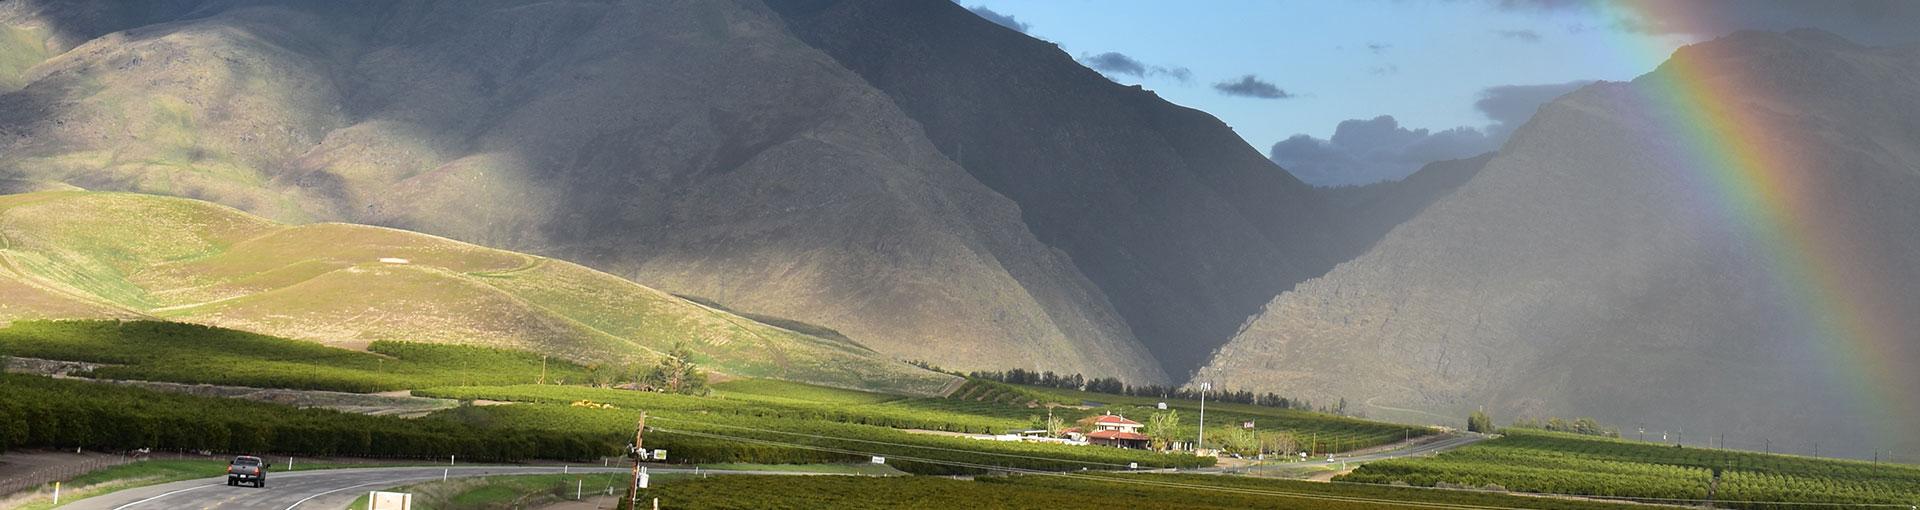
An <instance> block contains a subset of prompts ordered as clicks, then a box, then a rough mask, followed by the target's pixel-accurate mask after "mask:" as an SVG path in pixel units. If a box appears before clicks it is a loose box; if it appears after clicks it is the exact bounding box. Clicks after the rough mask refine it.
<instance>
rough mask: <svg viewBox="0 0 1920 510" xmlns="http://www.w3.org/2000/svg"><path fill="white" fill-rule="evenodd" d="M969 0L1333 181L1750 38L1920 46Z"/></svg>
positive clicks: (1552, 15) (1593, 0)
mask: <svg viewBox="0 0 1920 510" xmlns="http://www.w3.org/2000/svg"><path fill="white" fill-rule="evenodd" d="M958 1H959V2H960V3H961V4H962V5H964V6H967V7H970V8H973V9H974V11H975V12H976V13H980V14H982V16H983V17H987V18H988V19H995V18H999V19H998V20H997V21H996V22H999V23H1001V24H1002V25H1010V26H1017V27H1020V29H1024V30H1025V31H1026V32H1027V34H1028V35H1031V36H1034V37H1038V38H1041V39H1045V40H1049V41H1053V42H1054V43H1056V44H1059V45H1060V47H1061V48H1062V49H1064V50H1065V51H1066V52H1067V53H1068V54H1071V55H1073V56H1075V57H1076V58H1079V59H1080V60H1081V62H1082V63H1083V64H1086V65H1088V66H1089V67H1093V68H1095V69H1097V70H1102V71H1103V72H1105V74H1107V76H1108V77H1109V78H1112V79H1114V80H1115V81H1118V82H1121V83H1126V84H1139V85H1142V86H1144V87H1146V88H1149V89H1152V90H1154V91H1155V92H1158V93H1159V94H1160V96H1161V97H1164V98H1166V99H1168V100H1170V101H1173V102H1175V103H1178V104H1181V105H1185V106H1190V107H1194V108H1198V109H1200V110H1204V111H1206V112H1208V113H1211V114H1213V115H1214V116H1216V117H1219V118H1220V119H1221V120H1223V121H1225V122H1226V123H1227V124H1228V125H1231V126H1233V128H1234V130H1235V131H1237V132H1238V133H1239V134H1240V136H1241V137H1242V138H1244V139H1246V141H1247V143H1248V144H1250V145H1252V146H1253V147H1255V148H1257V149H1259V150H1260V151H1261V152H1262V153H1268V154H1269V155H1270V156H1271V157H1272V158H1273V159H1274V161H1275V162H1277V163H1279V164H1280V165H1281V166H1282V167H1285V168H1287V169H1288V170H1289V171H1292V172H1293V173H1294V174H1295V175H1296V176H1299V177H1300V178H1301V179H1303V180H1305V181H1307V182H1309V183H1312V184H1315V185H1320V186H1336V185H1348V184H1364V183H1368V182H1375V181H1380V180H1391V179H1398V178H1401V177H1404V176H1405V175H1406V174H1408V173H1411V172H1413V171H1415V170H1417V169H1419V168H1420V166H1421V165H1424V164H1425V163H1427V162H1430V161H1435V160H1438V159H1453V158H1461V157H1468V156H1472V155H1475V154H1479V153H1482V152H1486V151H1490V150H1494V149H1497V148H1498V147H1499V145H1500V144H1501V143H1503V142H1504V141H1505V139H1506V134H1507V133H1508V132H1510V131H1511V130H1512V129H1513V128H1515V127H1517V126H1518V125H1520V124H1522V123H1524V122H1525V121H1526V118H1527V117H1530V116H1531V115H1532V112H1533V110H1534V108H1536V107H1537V106H1538V104H1539V103H1540V102H1544V101H1547V100H1551V99H1552V98H1553V97H1557V96H1558V95H1560V94H1562V93H1565V92H1567V91H1571V90H1573V89H1575V88H1578V87H1579V86H1581V85H1583V84H1584V83H1585V82H1586V81H1591V80H1609V81H1624V80H1630V79H1632V78H1634V77H1636V76H1639V75H1641V74H1644V73H1646V72H1648V71H1651V70H1653V69H1654V68H1655V67H1656V66H1658V65H1659V64H1660V62H1662V61H1664V60H1666V58H1667V56H1668V55H1670V54H1671V53H1672V52H1673V50H1675V49H1677V48H1679V47H1680V46H1683V45H1686V44H1690V43H1694V42H1699V41H1704V40H1708V39H1711V38H1713V37H1718V36H1720V35H1724V34H1726V33H1729V32H1731V31H1733V30H1736V29H1764V30H1786V29H1791V28H1800V27H1814V28H1820V29H1825V30H1828V31H1832V32H1835V33H1838V34H1840V35H1841V36H1843V37H1847V38H1850V39H1853V40H1855V41H1856V42H1862V43H1868V44H1893V43H1911V42H1916V41H1920V30H1915V29H1913V28H1912V27H1914V26H1920V0H1259V1H1255V0H1211V1H1205V2H1183V3H1182V2H1166V1H1146V0H1097V1H1096V0H958ZM1009 18H1010V20H1009ZM1109 53H1112V54H1109ZM1123 55H1124V56H1123ZM1248 76H1252V77H1253V78H1251V79H1250V78H1248ZM1228 92H1239V94H1233V93H1228ZM1483 100H1490V101H1483ZM1488 104H1494V105H1501V106H1500V107H1498V108H1491V109H1490V108H1487V107H1486V106H1487V105H1488ZM1492 110H1499V112H1494V113H1504V115H1499V114H1496V115H1489V113H1490V112H1491V111H1492ZM1383 115H1385V116H1391V117H1392V118H1391V119H1386V118H1378V117H1380V116H1383ZM1296 135H1307V136H1302V137H1297V138H1295V136H1296ZM1290 138H1292V139H1290ZM1283 141H1284V142H1285V143H1280V144H1279V145H1278V146H1276V143H1279V142H1283Z"/></svg>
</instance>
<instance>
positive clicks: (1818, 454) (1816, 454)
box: [1813, 441, 1820, 459]
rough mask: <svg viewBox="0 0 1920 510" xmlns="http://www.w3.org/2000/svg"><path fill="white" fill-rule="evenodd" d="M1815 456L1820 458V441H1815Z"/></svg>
mask: <svg viewBox="0 0 1920 510" xmlns="http://www.w3.org/2000/svg"><path fill="white" fill-rule="evenodd" d="M1813 458H1816V459H1818V458H1820V442H1819V441H1814V442H1813Z"/></svg>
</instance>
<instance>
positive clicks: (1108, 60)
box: [1080, 51, 1193, 83]
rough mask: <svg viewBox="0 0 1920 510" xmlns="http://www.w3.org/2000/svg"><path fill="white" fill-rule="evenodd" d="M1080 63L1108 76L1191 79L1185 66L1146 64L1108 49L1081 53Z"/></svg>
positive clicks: (1183, 81) (1183, 80)
mask: <svg viewBox="0 0 1920 510" xmlns="http://www.w3.org/2000/svg"><path fill="white" fill-rule="evenodd" d="M1080 64H1081V65H1084V66H1087V67H1088V68H1090V69H1093V70H1095V71H1100V74H1105V75H1107V77H1109V78H1112V77H1118V76H1132V77H1134V78H1146V77H1148V76H1164V77H1168V78H1172V79H1174V80H1178V81H1180V82H1181V83H1185V82H1187V81H1189V80H1192V79H1193V71H1191V70H1188V69H1187V68H1185V67H1165V66H1156V65H1148V64H1147V63H1145V62H1141V61H1140V60H1139V59H1135V58H1133V57H1129V56H1127V55H1126V54H1125V53H1120V52H1117V51H1109V52H1106V53H1101V54H1099V55H1081V56H1080Z"/></svg>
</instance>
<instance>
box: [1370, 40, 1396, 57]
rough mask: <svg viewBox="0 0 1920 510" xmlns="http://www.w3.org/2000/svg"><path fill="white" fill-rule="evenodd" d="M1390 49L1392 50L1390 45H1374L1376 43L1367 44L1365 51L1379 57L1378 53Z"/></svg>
mask: <svg viewBox="0 0 1920 510" xmlns="http://www.w3.org/2000/svg"><path fill="white" fill-rule="evenodd" d="M1391 48H1393V45H1391V44H1383V43H1376V42H1370V43H1367V51H1371V52H1373V54H1375V55H1379V54H1380V53H1382V52H1385V51H1387V50H1388V49H1391Z"/></svg>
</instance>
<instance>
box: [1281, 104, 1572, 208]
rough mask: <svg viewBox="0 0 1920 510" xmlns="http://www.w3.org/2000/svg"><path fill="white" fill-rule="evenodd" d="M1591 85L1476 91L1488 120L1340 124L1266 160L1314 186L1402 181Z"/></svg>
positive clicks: (1484, 147) (1480, 147)
mask: <svg viewBox="0 0 1920 510" xmlns="http://www.w3.org/2000/svg"><path fill="white" fill-rule="evenodd" d="M1587 83H1591V82H1584V81H1582V82H1569V83H1555V84H1549V85H1507V86H1500V87H1491V88H1488V89H1486V90H1483V91H1481V93H1480V99H1479V100H1478V101H1476V102H1475V103H1474V107H1475V108H1477V109H1479V110H1480V113H1481V114H1483V115H1486V117H1487V120H1488V121H1490V123H1489V124H1487V125H1486V126H1481V127H1471V126H1461V127H1456V128H1452V129H1446V130H1440V131H1432V130H1428V129H1412V128H1407V127H1405V126H1401V125H1400V122H1399V121H1398V120H1396V119H1394V118H1393V116H1391V115H1382V116H1379V117H1374V118H1371V119H1352V120H1347V121H1342V122H1341V123H1340V125H1339V126H1337V127H1335V128H1334V131H1333V136H1332V137H1330V138H1327V139H1325V140H1322V139H1319V138H1314V137H1312V136H1309V135H1294V136H1293V137H1292V138H1288V139H1286V140H1282V141H1281V142H1279V143H1276V144H1273V149H1272V151H1271V152H1269V153H1268V157H1270V158H1272V159H1273V162H1274V163H1277V164H1279V165H1280V166H1281V167H1283V168H1286V169H1287V171H1289V172H1293V174H1294V176H1296V177H1299V178H1300V180H1303V181H1306V182H1307V183H1308V184H1312V185H1315V186H1348V185H1358V184H1367V183H1373V182H1379V181H1387V180H1395V179H1401V178H1404V177H1406V176H1407V175H1410V174H1412V173H1413V172H1415V171H1417V170H1419V169H1420V167H1422V166H1426V164H1427V163H1431V162H1434V161H1440V160H1447V159H1459V158H1465V157H1471V156H1475V155H1479V154H1481V153H1484V152H1487V151H1492V150H1497V149H1499V148H1500V144H1503V143H1506V141H1507V137H1509V136H1512V134H1513V130H1515V129H1518V128H1519V126H1520V125H1521V124H1525V123H1526V121H1527V119H1530V118H1532V117H1533V113H1534V112H1535V111H1537V110H1538V109H1539V108H1540V105H1542V104H1545V103H1546V102H1548V101H1552V100H1553V99H1554V98H1557V97H1560V96H1561V95H1563V94H1566V93H1567V92H1571V91H1573V90H1574V89H1577V88H1580V87H1581V86H1584V85H1586V84H1587Z"/></svg>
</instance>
